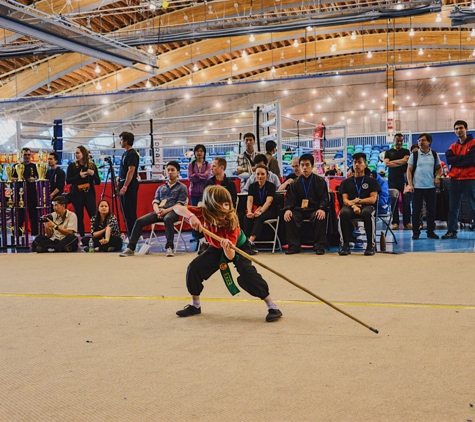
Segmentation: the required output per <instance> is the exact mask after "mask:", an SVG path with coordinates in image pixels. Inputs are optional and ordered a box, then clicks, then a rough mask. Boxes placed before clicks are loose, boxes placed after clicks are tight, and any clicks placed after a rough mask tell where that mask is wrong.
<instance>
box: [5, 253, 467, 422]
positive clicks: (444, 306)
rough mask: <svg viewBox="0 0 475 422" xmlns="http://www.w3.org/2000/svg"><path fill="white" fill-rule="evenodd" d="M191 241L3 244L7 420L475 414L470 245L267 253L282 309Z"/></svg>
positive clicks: (452, 417)
mask: <svg viewBox="0 0 475 422" xmlns="http://www.w3.org/2000/svg"><path fill="white" fill-rule="evenodd" d="M193 257H194V255H193V254H181V255H177V256H175V257H174V258H166V257H164V256H163V255H159V254H157V255H148V256H136V257H133V258H119V257H118V256H117V255H116V254H113V255H108V254H94V255H93V254H71V255H68V254H61V255H59V254H57V255H37V254H8V255H7V254H2V255H0V264H1V275H0V280H1V281H0V303H1V306H0V318H1V319H0V321H1V327H2V328H1V332H2V341H1V343H0V368H1V374H2V382H1V383H0V398H1V404H0V420H1V421H184V420H196V421H462V422H466V421H472V420H473V421H475V407H473V406H475V365H474V363H475V362H474V360H475V358H474V357H475V347H474V346H475V339H474V331H475V287H474V280H475V277H474V274H475V263H474V258H473V257H474V255H473V254H436V253H434V254H429V253H421V254H417V253H413V254H404V255H377V256H375V257H363V256H361V255H351V256H349V257H346V258H343V257H338V256H336V255H334V254H327V255H325V256H324V257H317V256H315V255H312V254H301V255H298V256H292V257H289V256H284V255H281V254H276V255H272V254H259V255H258V259H260V260H262V261H263V262H265V263H266V264H268V265H272V266H274V267H275V268H276V269H278V271H280V272H282V273H285V274H286V275H288V276H289V277H291V278H292V279H294V280H295V281H296V282H298V283H300V284H302V285H305V286H306V287H307V288H309V289H310V290H313V291H314V292H315V293H317V294H319V295H321V296H322V297H324V298H325V299H327V300H330V301H332V302H335V303H336V304H338V306H340V307H341V308H342V309H344V310H345V311H346V312H349V313H351V314H352V315H354V316H355V317H357V318H359V319H360V320H362V321H364V322H365V323H367V324H369V325H371V326H374V327H375V328H377V329H379V331H380V333H379V334H378V335H376V334H374V333H372V332H371V331H370V330H368V329H366V328H364V327H363V326H361V325H359V324H357V323H355V322H354V321H352V320H350V319H348V318H347V317H345V316H343V315H341V314H340V313H338V312H336V311H334V310H333V309H331V308H329V307H328V306H326V305H323V304H321V303H318V302H317V301H316V300H314V299H313V298H312V297H309V296H308V295H307V294H306V293H304V292H302V291H300V290H299V289H297V288H296V287H294V286H292V285H290V284H288V283H287V282H285V281H283V280H282V279H280V278H279V277H277V276H276V275H274V274H271V273H269V272H268V271H266V270H261V272H262V274H263V275H264V277H265V278H266V279H267V280H268V282H269V285H270V288H271V294H272V296H273V298H274V299H275V300H276V301H278V304H279V307H280V309H281V310H282V312H283V313H284V317H283V318H282V319H281V320H280V321H278V322H276V323H265V322H264V318H265V315H266V308H265V306H264V304H263V303H261V302H260V301H258V300H254V299H253V298H251V297H250V296H249V295H248V294H247V293H245V292H243V293H240V294H239V295H238V296H235V297H234V298H233V297H231V296H230V295H229V293H227V290H226V289H225V287H224V284H223V282H222V281H221V280H220V278H219V276H217V275H215V276H213V277H212V278H211V279H210V280H209V281H207V282H206V286H205V290H204V292H203V296H202V298H203V301H202V309H203V314H202V315H200V316H196V317H192V318H186V319H181V318H178V317H176V315H175V311H176V310H178V309H180V308H182V307H183V306H184V305H185V304H187V303H188V295H187V291H186V287H185V273H186V266H187V264H188V263H189V261H190V260H191V259H192V258H193Z"/></svg>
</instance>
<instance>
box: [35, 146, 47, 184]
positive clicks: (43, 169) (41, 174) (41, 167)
mask: <svg viewBox="0 0 475 422" xmlns="http://www.w3.org/2000/svg"><path fill="white" fill-rule="evenodd" d="M45 157H46V154H45V153H44V152H43V151H42V150H41V149H40V150H39V152H38V158H39V162H38V163H37V164H36V169H37V170H38V180H41V181H45V180H47V179H46V173H47V172H48V166H47V165H46V164H45V163H44V162H43V160H44V158H45Z"/></svg>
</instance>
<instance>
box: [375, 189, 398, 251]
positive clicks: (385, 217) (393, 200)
mask: <svg viewBox="0 0 475 422" xmlns="http://www.w3.org/2000/svg"><path fill="white" fill-rule="evenodd" d="M389 197H390V203H389V207H388V209H389V212H387V213H385V214H378V213H376V222H377V221H378V220H379V221H381V222H382V223H383V230H384V227H386V231H385V233H384V236H385V237H386V238H387V237H388V232H391V235H392V237H393V240H394V242H390V243H395V244H396V245H397V239H396V235H395V234H394V232H393V230H392V229H391V224H392V222H393V214H394V210H395V209H396V207H397V200H398V198H399V191H398V190H397V189H389ZM376 210H377V208H376ZM386 241H387V240H386Z"/></svg>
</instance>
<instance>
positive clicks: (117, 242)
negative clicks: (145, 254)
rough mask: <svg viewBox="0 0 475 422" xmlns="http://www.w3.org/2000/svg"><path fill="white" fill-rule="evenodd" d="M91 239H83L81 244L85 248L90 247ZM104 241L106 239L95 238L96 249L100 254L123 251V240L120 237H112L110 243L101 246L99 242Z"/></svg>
mask: <svg viewBox="0 0 475 422" xmlns="http://www.w3.org/2000/svg"><path fill="white" fill-rule="evenodd" d="M90 239H91V238H90V237H89V236H88V237H83V238H82V239H81V243H82V245H83V246H89V240H90ZM101 239H104V237H101V238H99V237H95V238H93V239H92V240H93V242H94V247H95V248H99V252H116V251H120V250H121V249H122V238H121V237H119V236H111V237H110V239H109V242H107V243H106V244H105V245H101V244H100V243H99V240H101Z"/></svg>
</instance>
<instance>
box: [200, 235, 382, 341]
mask: <svg viewBox="0 0 475 422" xmlns="http://www.w3.org/2000/svg"><path fill="white" fill-rule="evenodd" d="M203 233H205V234H207V235H208V236H210V237H212V238H213V239H215V240H217V241H218V242H221V241H222V240H223V239H222V238H221V237H219V236H217V235H216V234H214V233H212V232H210V231H209V230H207V229H205V228H204V227H203ZM231 249H233V250H235V251H236V252H237V253H238V254H239V255H242V256H243V257H244V258H247V259H249V260H250V261H252V262H254V263H256V264H258V265H260V266H261V267H263V268H265V269H266V270H269V271H270V272H272V273H274V274H275V275H278V276H279V277H281V278H283V279H284V280H285V281H288V282H289V283H290V284H293V285H294V286H295V287H298V288H299V289H300V290H303V291H304V292H306V293H308V294H309V295H310V296H313V297H315V298H317V299H318V300H320V301H321V302H323V303H325V304H326V305H328V306H331V307H332V308H333V309H335V310H336V311H338V312H340V313H342V314H343V315H346V316H347V317H348V318H351V319H352V320H353V321H356V322H357V323H358V324H361V325H362V326H363V327H366V328H368V329H370V330H371V331H372V332H373V333H376V334H378V333H379V331H378V330H376V328H373V327H370V326H369V325H368V324H365V323H364V322H363V321H360V320H359V319H358V318H355V317H354V316H353V315H351V314H349V313H348V312H345V311H344V310H343V309H340V308H339V307H338V306H335V305H333V303H331V302H329V301H328V300H325V299H324V298H323V297H321V296H318V295H316V294H315V293H313V292H312V291H310V290H308V289H307V288H306V287H303V286H301V285H300V284H298V283H296V282H295V281H293V280H291V279H290V278H288V277H287V276H285V275H284V274H281V273H279V272H278V271H276V270H274V269H273V268H271V267H269V266H267V265H266V264H264V263H262V262H260V261H258V260H257V259H256V258H254V257H253V256H251V255H249V254H247V253H246V252H244V251H242V250H241V249H239V248H238V247H236V246H234V245H231Z"/></svg>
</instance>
